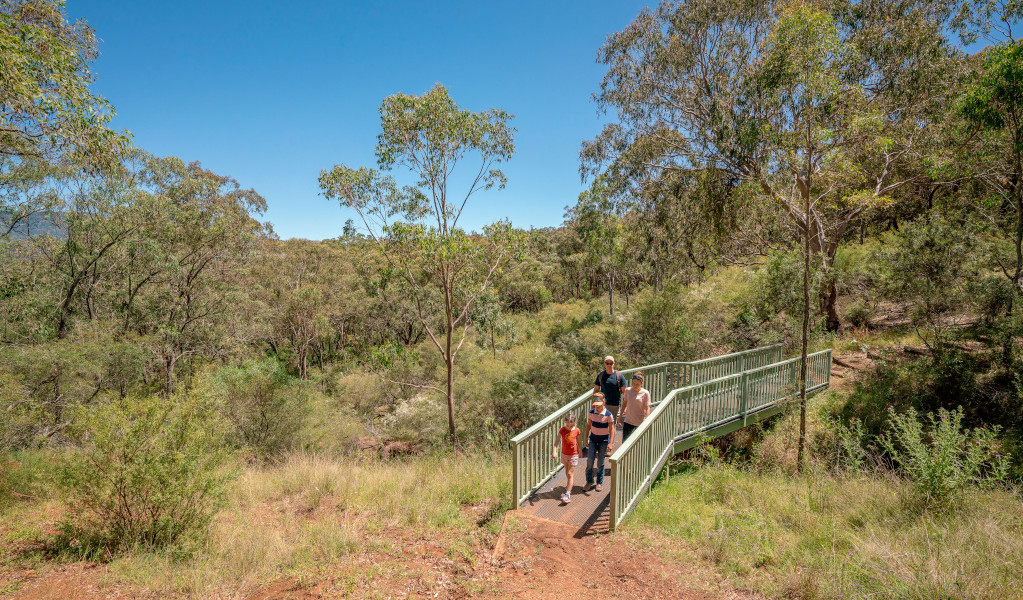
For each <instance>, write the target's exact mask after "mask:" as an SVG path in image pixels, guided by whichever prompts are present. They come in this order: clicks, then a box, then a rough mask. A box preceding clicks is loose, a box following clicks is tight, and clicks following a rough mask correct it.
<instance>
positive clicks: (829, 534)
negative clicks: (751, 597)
mask: <svg viewBox="0 0 1023 600" xmlns="http://www.w3.org/2000/svg"><path fill="white" fill-rule="evenodd" d="M622 532H623V534H624V535H626V536H629V537H632V538H635V539H636V540H637V541H639V542H640V543H643V544H646V545H649V546H651V547H652V548H653V549H655V550H657V551H659V552H660V553H662V554H663V555H665V556H666V557H669V558H673V559H675V560H678V561H687V560H691V559H692V555H693V553H694V552H695V553H696V554H697V555H698V556H700V557H701V558H703V559H706V560H709V561H712V562H714V563H715V564H716V565H718V567H719V568H720V569H722V570H723V571H724V572H725V573H726V574H728V575H731V576H734V577H737V578H739V579H740V580H741V581H742V582H743V583H744V584H746V585H750V586H751V587H754V588H756V589H758V590H760V591H762V592H764V593H766V594H769V595H784V596H785V597H796V598H803V599H808V600H809V599H817V598H820V599H823V598H840V597H841V598H913V599H915V600H929V599H934V600H938V599H942V600H944V599H948V598H957V599H990V600H995V599H998V600H1004V599H1006V598H1020V597H1023V596H1021V593H1023V592H1021V590H1023V505H1021V503H1020V500H1019V497H1018V496H1015V495H1012V494H1009V493H1006V492H1000V491H997V492H996V491H985V492H982V491H974V492H971V493H970V496H969V498H968V499H967V500H966V501H965V502H963V503H961V504H960V505H959V506H958V507H957V508H956V509H955V510H952V511H945V512H930V511H927V510H925V509H923V508H922V507H921V505H920V503H919V502H917V501H916V500H915V495H914V494H913V493H912V489H911V488H910V487H909V486H908V485H907V484H905V483H904V482H901V481H898V480H894V479H885V478H853V479H837V478H834V477H831V476H828V475H806V476H802V477H798V478H792V477H788V476H786V475H783V474H774V473H768V474H759V473H755V472H748V471H744V470H739V469H736V468H734V467H729V466H712V467H706V468H704V469H701V470H699V471H690V472H687V473H683V474H679V475H675V476H673V477H671V478H670V479H668V480H666V481H664V482H663V483H662V484H661V485H659V486H657V487H656V488H655V489H654V490H652V491H651V493H650V495H649V496H648V497H647V498H646V499H645V500H644V501H643V502H642V503H641V505H640V506H639V507H638V508H637V510H636V514H635V515H634V519H633V520H632V521H631V522H629V523H627V525H626V527H625V528H624V529H623V530H622ZM680 540H681V541H683V542H685V543H684V544H683V545H679V544H678V542H679V541H680Z"/></svg>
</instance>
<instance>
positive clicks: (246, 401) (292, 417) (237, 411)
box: [204, 358, 312, 456]
mask: <svg viewBox="0 0 1023 600" xmlns="http://www.w3.org/2000/svg"><path fill="white" fill-rule="evenodd" d="M204 389H206V390H207V391H208V392H211V393H212V394H213V395H214V397H216V398H218V399H219V400H220V401H221V402H222V403H223V405H224V414H225V415H226V416H227V418H228V420H229V421H230V422H231V424H232V425H234V429H235V432H236V437H237V438H238V441H239V442H240V443H241V444H242V445H244V446H247V447H249V448H252V449H253V450H255V451H256V452H257V453H258V454H259V455H261V456H269V455H273V454H277V453H279V452H281V451H283V450H285V449H287V448H291V447H293V446H294V445H295V443H296V438H297V436H298V433H299V432H300V431H301V430H302V428H303V426H304V425H305V422H306V418H307V417H308V416H309V412H310V402H309V398H308V396H309V394H310V393H311V390H312V386H311V384H309V382H303V381H300V380H298V379H296V378H294V377H292V376H291V375H289V374H288V372H287V370H286V369H285V367H284V365H283V364H282V363H281V362H280V361H278V360H275V359H273V358H266V359H264V360H260V361H247V362H245V363H243V364H242V365H240V366H237V367H234V366H231V367H223V368H221V369H219V370H218V371H217V372H216V373H215V375H214V376H213V377H212V380H211V381H209V382H208V384H207V387H206V388H204Z"/></svg>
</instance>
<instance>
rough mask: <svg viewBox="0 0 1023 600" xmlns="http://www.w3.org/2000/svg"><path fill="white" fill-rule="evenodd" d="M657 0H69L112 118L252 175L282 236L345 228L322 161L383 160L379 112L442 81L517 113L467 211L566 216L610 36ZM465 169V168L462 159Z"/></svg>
mask: <svg viewBox="0 0 1023 600" xmlns="http://www.w3.org/2000/svg"><path fill="white" fill-rule="evenodd" d="M646 4H647V3H646V2H604V1H587V2H544V3H540V2H513V3H488V2H412V1H405V2H382V3H362V2H359V3H355V2H351V3H349V2H326V1H321V2H317V1H306V0H300V1H293V2H280V1H279V0H278V1H275V2H265V1H250V2H220V1H216V0H207V1H205V2H197V1H192V0H179V1H176V2H138V1H134V2H128V1H123V0H68V6H67V8H68V13H69V15H70V16H72V17H73V18H84V19H85V20H86V21H88V23H89V24H90V25H91V26H92V27H93V28H94V29H95V30H96V32H97V35H98V36H99V37H100V39H101V43H100V51H101V53H102V54H101V56H100V58H99V59H98V60H97V61H96V63H95V64H94V71H95V73H96V76H97V82H96V85H95V89H96V91H97V92H99V93H100V94H101V95H103V96H105V97H106V98H107V99H108V100H110V101H111V102H112V103H113V104H114V106H115V108H116V109H117V117H116V119H115V121H114V125H115V126H116V127H117V128H121V129H128V130H129V131H131V132H132V134H133V135H134V140H135V144H136V145H137V146H140V147H142V148H145V149H146V150H148V151H150V152H153V153H154V154H158V155H161V156H168V155H173V156H179V157H181V158H182V159H184V160H187V161H192V160H198V161H201V162H202V163H203V165H204V166H205V167H207V168H209V169H211V170H213V171H215V172H217V173H221V174H224V175H231V176H233V177H235V178H236V179H237V180H238V181H239V183H241V185H242V186H244V187H252V188H255V189H256V191H258V192H259V193H261V194H262V195H263V196H264V197H265V198H266V199H267V204H268V205H269V210H268V211H267V214H266V215H265V218H266V219H267V220H269V221H270V222H272V223H273V225H274V228H275V230H276V231H277V233H278V235H280V236H281V237H282V238H290V237H303V238H309V239H323V238H330V237H336V236H337V235H339V234H340V232H341V227H342V226H343V223H344V221H345V220H346V219H347V218H350V217H354V215H353V214H351V213H348V212H346V211H344V210H342V209H341V208H340V207H339V206H338V205H337V204H334V203H331V202H329V201H327V200H326V199H324V198H323V197H321V196H320V195H319V188H318V186H317V182H316V178H317V176H318V175H319V172H320V170H321V169H324V168H329V167H331V166H332V165H334V164H335V163H339V162H343V163H345V164H347V165H349V166H361V165H374V157H373V149H374V146H375V144H376V135H377V133H378V132H379V129H380V123H379V116H378V113H377V109H378V108H379V106H380V102H381V100H383V98H384V97H385V96H387V95H389V94H393V93H397V92H404V93H413V94H420V93H423V92H425V91H427V90H428V89H430V88H431V87H432V86H433V84H434V83H436V82H440V83H443V84H444V85H445V86H447V87H448V89H449V91H450V93H451V96H452V98H453V99H454V100H455V101H456V102H457V103H458V104H459V105H460V106H462V107H463V108H467V109H470V110H483V109H487V108H491V107H496V108H501V109H504V110H507V111H509V112H511V113H513V114H514V115H515V119H514V121H513V124H514V126H515V127H516V128H517V129H518V133H517V134H516V152H515V156H514V157H513V158H512V160H511V161H510V162H509V163H508V164H507V165H505V166H504V171H505V174H506V175H507V177H508V180H509V181H508V186H507V188H505V189H504V190H502V191H497V192H488V193H485V194H482V195H479V196H475V197H474V200H473V201H471V202H470V205H469V208H467V210H466V214H465V215H464V217H463V221H462V224H463V225H464V226H466V227H468V228H470V229H478V228H479V227H481V226H482V225H484V224H487V223H490V222H493V221H495V220H497V219H500V218H505V217H507V218H509V219H510V220H511V221H512V224H514V225H515V226H518V227H525V228H528V227H545V226H551V225H558V224H560V223H561V222H562V217H563V215H564V208H565V206H566V205H569V204H574V203H575V201H576V198H577V196H578V194H579V192H580V191H582V189H583V184H582V183H581V182H580V179H579V172H578V169H579V159H578V153H579V145H580V143H581V142H582V141H583V140H584V139H589V138H592V137H593V136H595V135H596V134H597V133H598V132H599V130H600V126H601V123H602V119H601V118H600V117H599V116H598V114H597V110H596V106H595V105H594V104H593V103H592V101H591V95H592V94H593V92H595V91H597V90H598V87H599V85H600V81H601V78H602V76H603V73H604V69H603V67H602V66H601V65H599V64H597V63H596V53H597V49H598V48H599V47H600V45H601V44H602V43H603V41H604V39H605V37H606V36H607V35H608V34H609V33H611V32H613V31H617V30H620V29H621V28H623V27H625V26H626V25H627V24H628V23H629V22H630V21H632V19H633V18H634V17H635V15H636V14H637V13H638V12H639V10H640V9H641V8H642V7H643V6H645V5H646ZM467 166H468V165H467Z"/></svg>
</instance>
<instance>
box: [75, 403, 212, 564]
mask: <svg viewBox="0 0 1023 600" xmlns="http://www.w3.org/2000/svg"><path fill="white" fill-rule="evenodd" d="M73 436H74V439H75V441H77V442H78V443H80V444H81V445H82V447H81V448H80V449H79V450H77V451H74V452H72V453H70V455H69V456H68V457H67V460H66V462H65V463H64V464H63V465H62V468H61V469H60V476H59V481H60V484H61V485H62V487H63V488H64V489H65V490H66V492H67V496H68V503H69V510H68V511H67V515H69V516H68V517H67V518H66V519H65V521H64V522H63V527H62V529H63V532H64V533H63V534H62V535H61V536H60V537H59V538H58V540H57V541H58V548H60V549H62V550H64V551H68V552H72V553H74V554H78V555H81V556H102V555H109V554H113V553H117V552H118V551H123V550H127V549H131V548H134V547H139V546H142V547H149V548H156V547H162V546H167V545H169V544H173V543H175V542H177V541H178V540H180V539H182V538H183V537H184V536H188V535H190V534H194V533H197V532H200V531H202V530H203V529H204V528H205V527H206V525H207V524H208V523H209V521H210V519H211V518H212V517H213V515H214V513H215V512H216V511H217V510H218V508H219V507H220V506H221V503H222V501H223V493H224V488H225V485H226V483H227V481H228V479H229V478H230V475H231V474H230V473H229V472H228V471H227V470H226V469H225V467H224V461H225V458H226V456H227V453H226V450H225V445H224V427H223V425H222V424H221V420H220V419H219V418H218V415H217V412H216V410H215V409H214V406H213V405H212V403H209V402H202V401H200V400H198V399H196V397H192V398H174V399H171V400H166V399H160V398H158V397H142V398H132V397H128V398H124V399H118V400H114V401H112V402H110V403H109V404H105V405H99V406H95V407H91V408H90V410H88V411H86V410H84V409H83V410H82V411H81V414H80V415H79V419H78V420H77V425H76V427H75V431H74V432H73Z"/></svg>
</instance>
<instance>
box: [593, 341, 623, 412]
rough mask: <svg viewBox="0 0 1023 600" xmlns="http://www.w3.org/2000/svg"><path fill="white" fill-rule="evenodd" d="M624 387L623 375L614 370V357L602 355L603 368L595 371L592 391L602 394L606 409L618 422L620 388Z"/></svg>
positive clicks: (620, 400)
mask: <svg viewBox="0 0 1023 600" xmlns="http://www.w3.org/2000/svg"><path fill="white" fill-rule="evenodd" d="M624 389H625V377H623V376H622V374H621V373H620V372H618V371H616V370H615V359H614V357H613V356H605V357H604V369H603V370H602V371H601V372H600V373H597V380H596V381H594V382H593V392H594V395H595V394H596V392H602V393H603V394H604V403H605V404H606V405H607V409H608V410H610V411H611V413H612V415H614V418H615V422H616V423H617V422H618V409H619V408H620V407H621V404H622V390H624Z"/></svg>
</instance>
